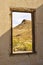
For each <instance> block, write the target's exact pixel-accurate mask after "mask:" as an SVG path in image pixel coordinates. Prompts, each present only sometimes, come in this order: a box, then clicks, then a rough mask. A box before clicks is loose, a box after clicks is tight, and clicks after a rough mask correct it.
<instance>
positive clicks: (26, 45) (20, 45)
mask: <svg viewBox="0 0 43 65" xmlns="http://www.w3.org/2000/svg"><path fill="white" fill-rule="evenodd" d="M12 31H13V33H12V42H13V52H18V51H32V25H31V21H29V20H23V21H22V23H21V24H20V25H18V26H16V27H15V28H13V29H12Z"/></svg>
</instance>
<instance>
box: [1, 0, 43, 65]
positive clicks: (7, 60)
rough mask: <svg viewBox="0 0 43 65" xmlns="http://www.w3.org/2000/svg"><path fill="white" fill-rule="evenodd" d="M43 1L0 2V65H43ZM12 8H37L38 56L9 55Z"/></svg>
mask: <svg viewBox="0 0 43 65" xmlns="http://www.w3.org/2000/svg"><path fill="white" fill-rule="evenodd" d="M42 4H43V0H1V1H0V65H8V64H9V65H43V5H42ZM41 5H42V6H41ZM11 7H25V8H35V9H36V13H35V49H36V51H37V53H36V54H31V55H14V56H10V55H9V51H10V50H9V49H10V44H11V29H10V28H11V19H10V8H11Z"/></svg>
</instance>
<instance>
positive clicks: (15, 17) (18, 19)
mask: <svg viewBox="0 0 43 65" xmlns="http://www.w3.org/2000/svg"><path fill="white" fill-rule="evenodd" d="M24 19H26V20H31V13H23V12H12V27H16V26H17V25H19V24H20V23H22V21H23V20H24Z"/></svg>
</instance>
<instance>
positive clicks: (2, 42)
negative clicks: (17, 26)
mask: <svg viewBox="0 0 43 65" xmlns="http://www.w3.org/2000/svg"><path fill="white" fill-rule="evenodd" d="M10 41H11V29H10V30H8V31H7V32H6V33H4V34H3V35H2V36H1V37H0V50H1V51H0V56H2V54H3V55H6V54H8V53H9V52H7V51H9V48H10V47H9V46H10V44H9V43H11V42H10Z"/></svg>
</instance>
